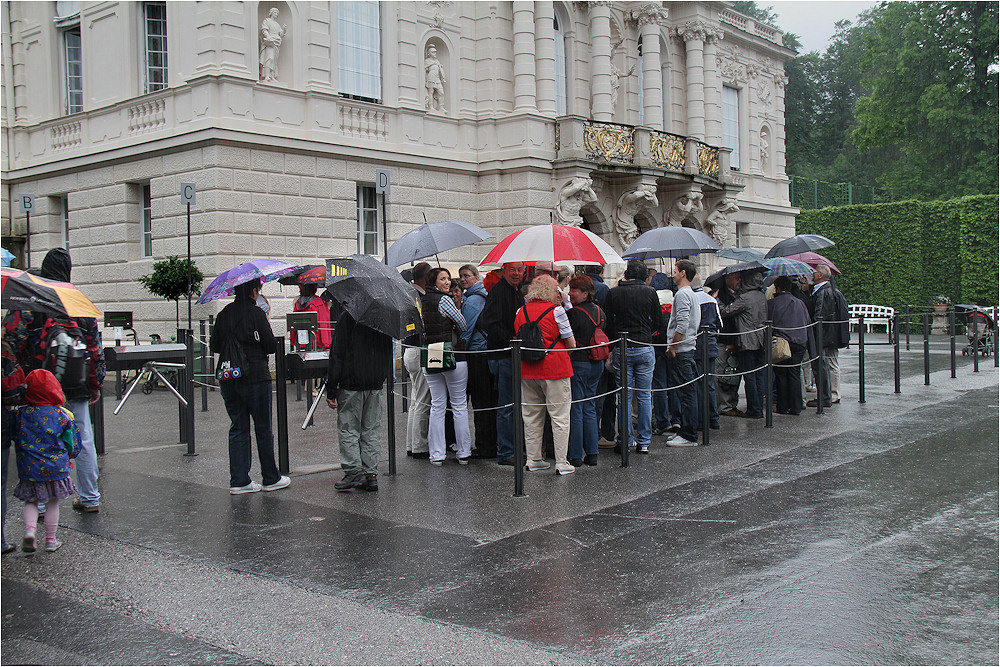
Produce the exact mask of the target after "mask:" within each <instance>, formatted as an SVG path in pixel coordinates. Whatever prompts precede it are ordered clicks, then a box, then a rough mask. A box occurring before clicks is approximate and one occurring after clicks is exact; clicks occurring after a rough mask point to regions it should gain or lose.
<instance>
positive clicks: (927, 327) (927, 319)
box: [921, 313, 931, 385]
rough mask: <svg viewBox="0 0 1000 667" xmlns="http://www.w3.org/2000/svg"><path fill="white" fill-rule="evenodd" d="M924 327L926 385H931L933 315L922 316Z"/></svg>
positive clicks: (925, 314)
mask: <svg viewBox="0 0 1000 667" xmlns="http://www.w3.org/2000/svg"><path fill="white" fill-rule="evenodd" d="M921 320H922V323H923V325H924V384H925V385H928V384H930V383H931V315H930V313H924V314H923V315H921Z"/></svg>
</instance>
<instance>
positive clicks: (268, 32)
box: [260, 7, 288, 81]
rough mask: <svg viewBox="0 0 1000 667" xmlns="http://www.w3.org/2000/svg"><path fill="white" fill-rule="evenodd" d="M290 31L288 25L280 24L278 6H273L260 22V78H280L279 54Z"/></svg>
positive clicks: (273, 79) (271, 79)
mask: <svg viewBox="0 0 1000 667" xmlns="http://www.w3.org/2000/svg"><path fill="white" fill-rule="evenodd" d="M287 31H288V26H287V25H278V8H277V7H271V10H270V11H269V12H268V13H267V17H266V18H265V19H264V20H263V22H261V24H260V80H261V81H275V80H277V78H278V55H279V54H280V52H281V40H282V39H284V37H285V33H286V32H287Z"/></svg>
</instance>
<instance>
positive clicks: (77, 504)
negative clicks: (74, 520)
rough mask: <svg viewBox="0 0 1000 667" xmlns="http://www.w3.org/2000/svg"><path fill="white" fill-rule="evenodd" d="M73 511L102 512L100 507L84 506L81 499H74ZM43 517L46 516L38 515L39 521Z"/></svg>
mask: <svg viewBox="0 0 1000 667" xmlns="http://www.w3.org/2000/svg"><path fill="white" fill-rule="evenodd" d="M73 509H75V510H76V511H77V512H87V513H90V512H100V511H101V506H100V505H84V504H83V502H82V501H81V500H80V499H79V498H74V499H73ZM43 516H45V515H44V514H39V515H38V520H39V521H41V520H42V517H43Z"/></svg>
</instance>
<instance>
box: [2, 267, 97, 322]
mask: <svg viewBox="0 0 1000 667" xmlns="http://www.w3.org/2000/svg"><path fill="white" fill-rule="evenodd" d="M0 294H2V297H0V301H2V302H3V303H2V307H3V308H9V309H11V310H34V311H44V312H47V313H52V314H55V315H61V316H63V317H100V316H101V311H99V310H98V309H97V306H95V305H94V304H93V303H92V302H91V300H90V299H88V298H87V297H86V296H84V294H83V292H81V291H80V290H78V289H77V288H76V287H74V286H73V285H71V284H70V283H61V282H58V281H55V280H45V279H44V278H39V277H38V276H36V275H32V274H30V273H28V272H27V271H22V270H21V269H12V268H10V267H3V268H2V269H0Z"/></svg>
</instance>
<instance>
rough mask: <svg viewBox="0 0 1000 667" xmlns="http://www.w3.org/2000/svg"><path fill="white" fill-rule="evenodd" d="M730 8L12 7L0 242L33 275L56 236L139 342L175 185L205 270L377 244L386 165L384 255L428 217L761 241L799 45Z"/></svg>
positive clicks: (161, 321) (785, 205) (160, 317)
mask: <svg viewBox="0 0 1000 667" xmlns="http://www.w3.org/2000/svg"><path fill="white" fill-rule="evenodd" d="M730 6H731V3H729V2H654V3H649V2H623V1H615V2H605V1H597V2H553V1H551V0H540V1H538V2H500V1H484V2H449V1H445V0H432V1H430V2H423V1H421V2H381V3H377V2H275V1H267V2H231V1H218V2H113V1H103V2H4V3H2V8H3V36H2V38H3V73H2V85H3V117H2V122H3V133H4V141H3V146H2V151H3V152H2V156H0V159H2V165H3V188H2V194H3V207H2V227H3V237H4V247H7V248H8V249H11V250H13V251H14V252H15V254H17V255H22V256H23V254H24V253H25V252H26V251H27V249H26V248H25V241H26V240H28V243H29V244H30V263H31V265H32V266H37V265H38V264H39V263H40V261H41V258H42V256H43V255H44V253H45V252H46V251H48V250H49V249H50V248H53V247H55V246H66V247H68V248H69V249H70V252H71V254H72V257H73V261H74V265H75V268H74V275H73V278H74V282H76V283H78V284H79V285H82V286H84V287H85V289H86V292H87V293H88V295H90V296H91V297H92V298H93V300H94V301H95V303H97V305H98V306H99V307H101V308H102V309H105V308H106V309H109V310H133V311H135V316H136V319H137V320H138V321H142V322H143V323H144V324H143V327H144V331H143V334H144V335H148V333H150V330H151V329H152V330H153V331H155V330H156V329H157V328H158V327H159V328H161V329H162V330H163V331H160V333H169V332H170V331H171V327H173V319H174V307H173V304H170V303H168V302H165V301H162V300H159V299H158V298H157V297H153V296H152V295H150V294H148V293H146V292H145V291H144V290H143V289H142V288H141V287H140V286H139V285H138V283H137V282H136V278H137V277H138V276H141V275H144V274H148V273H150V271H151V270H152V265H153V263H154V261H156V260H159V259H163V258H164V257H166V256H168V255H180V256H182V257H183V256H184V255H185V254H186V252H187V235H186V230H187V219H186V215H185V213H186V208H185V205H184V204H183V203H182V200H181V194H180V191H181V183H194V184H195V185H196V187H197V195H196V201H195V204H194V206H193V207H192V215H191V247H192V256H193V258H194V259H195V261H196V262H197V264H198V266H199V267H200V268H201V270H202V271H203V272H204V273H205V274H206V276H207V278H209V279H210V278H211V277H214V276H215V275H216V274H218V273H219V272H221V271H223V270H225V269H228V268H231V267H232V266H234V265H236V264H238V263H240V262H242V261H245V260H247V259H249V258H254V257H275V258H283V259H287V260H288V261H292V262H295V263H316V262H317V260H322V259H324V258H327V257H334V256H338V255H344V254H350V253H354V252H368V253H372V254H376V255H381V253H382V239H381V233H382V232H381V229H380V227H379V225H377V224H376V211H377V210H378V205H377V204H376V202H377V197H376V194H375V177H376V169H380V168H381V169H387V170H389V172H390V175H391V184H390V192H389V195H388V197H387V200H386V203H387V219H388V236H389V239H388V240H389V242H390V243H391V242H392V240H394V239H396V238H398V237H399V236H400V235H402V234H403V233H405V232H407V231H409V230H410V229H413V228H414V227H416V226H417V225H419V224H421V223H423V222H424V221H425V216H426V220H428V221H435V220H448V219H461V220H467V221H470V222H472V223H474V224H476V225H479V226H480V227H482V228H484V229H486V230H487V231H489V232H491V233H493V234H495V235H496V236H497V238H498V239H499V238H502V237H503V236H504V235H506V234H507V233H509V232H511V231H514V230H516V229H519V228H521V227H524V226H526V225H536V224H548V223H550V222H555V223H561V224H572V225H583V226H584V227H586V228H588V229H590V230H591V231H594V232H596V233H598V234H600V235H601V236H602V237H604V238H605V239H606V240H607V241H608V242H610V243H611V244H612V246H614V247H616V248H618V249H619V250H621V249H622V248H624V246H625V245H627V244H628V243H629V242H630V241H631V240H632V239H634V238H635V236H636V235H637V234H639V233H641V232H642V231H644V230H646V229H649V228H652V227H656V226H662V225H686V226H692V227H696V228H698V229H702V230H704V231H706V232H707V233H709V234H711V235H712V236H713V237H714V238H716V239H717V240H718V241H719V242H720V243H722V244H723V245H728V246H735V245H740V246H752V247H757V248H762V249H764V248H767V247H769V246H770V245H772V244H773V243H774V242H775V241H777V240H779V239H781V238H785V237H787V236H790V235H791V234H793V233H794V231H793V230H794V214H795V213H796V209H794V208H792V207H791V206H790V203H789V199H788V179H787V177H786V175H785V156H784V146H785V131H784V86H785V77H784V72H783V63H784V62H785V60H787V59H788V58H790V57H792V56H793V55H794V54H793V52H792V51H789V50H788V49H786V48H784V47H782V46H781V32H780V31H779V30H776V29H775V28H773V27H771V26H768V25H764V24H760V23H756V22H755V21H753V20H752V19H750V18H747V17H745V16H743V15H741V14H738V13H736V12H734V11H733V10H732V9H731V7H730ZM22 194H32V195H34V209H33V211H32V214H31V217H30V229H29V226H28V224H27V222H28V221H27V219H26V216H25V214H24V213H22V212H21V211H20V207H19V205H18V202H19V197H20V195H22ZM488 247H489V246H488V245H482V246H476V247H466V248H461V249H459V250H456V251H453V252H451V253H449V254H448V256H447V257H442V260H445V259H447V260H448V261H449V263H455V262H464V261H475V260H479V259H481V258H482V256H483V255H484V254H485V253H486V251H487V249H488ZM698 259H699V261H701V262H703V264H705V269H706V270H707V269H708V268H711V267H710V265H711V264H712V263H713V262H714V261H715V260H713V259H711V258H708V259H706V258H698ZM22 265H23V264H22ZM206 284H207V283H206ZM270 289H271V288H270V287H269V288H268V289H266V290H265V293H267V292H268V291H269V290H270ZM275 290H276V288H275ZM289 296H291V294H289ZM281 301H288V302H289V303H288V304H276V306H277V307H276V308H275V309H274V310H273V311H272V314H273V315H274V316H275V329H276V330H279V329H281V328H282V326H283V324H281V322H280V320H279V319H278V316H280V315H281V314H282V313H283V312H285V311H286V310H288V309H289V308H290V305H291V299H290V298H289V299H285V300H281ZM217 307H218V306H217V305H216V304H212V305H209V306H198V307H196V308H195V317H196V318H202V317H205V316H207V315H208V314H209V313H212V312H215V309H216V308H217ZM150 323H152V324H150Z"/></svg>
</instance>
